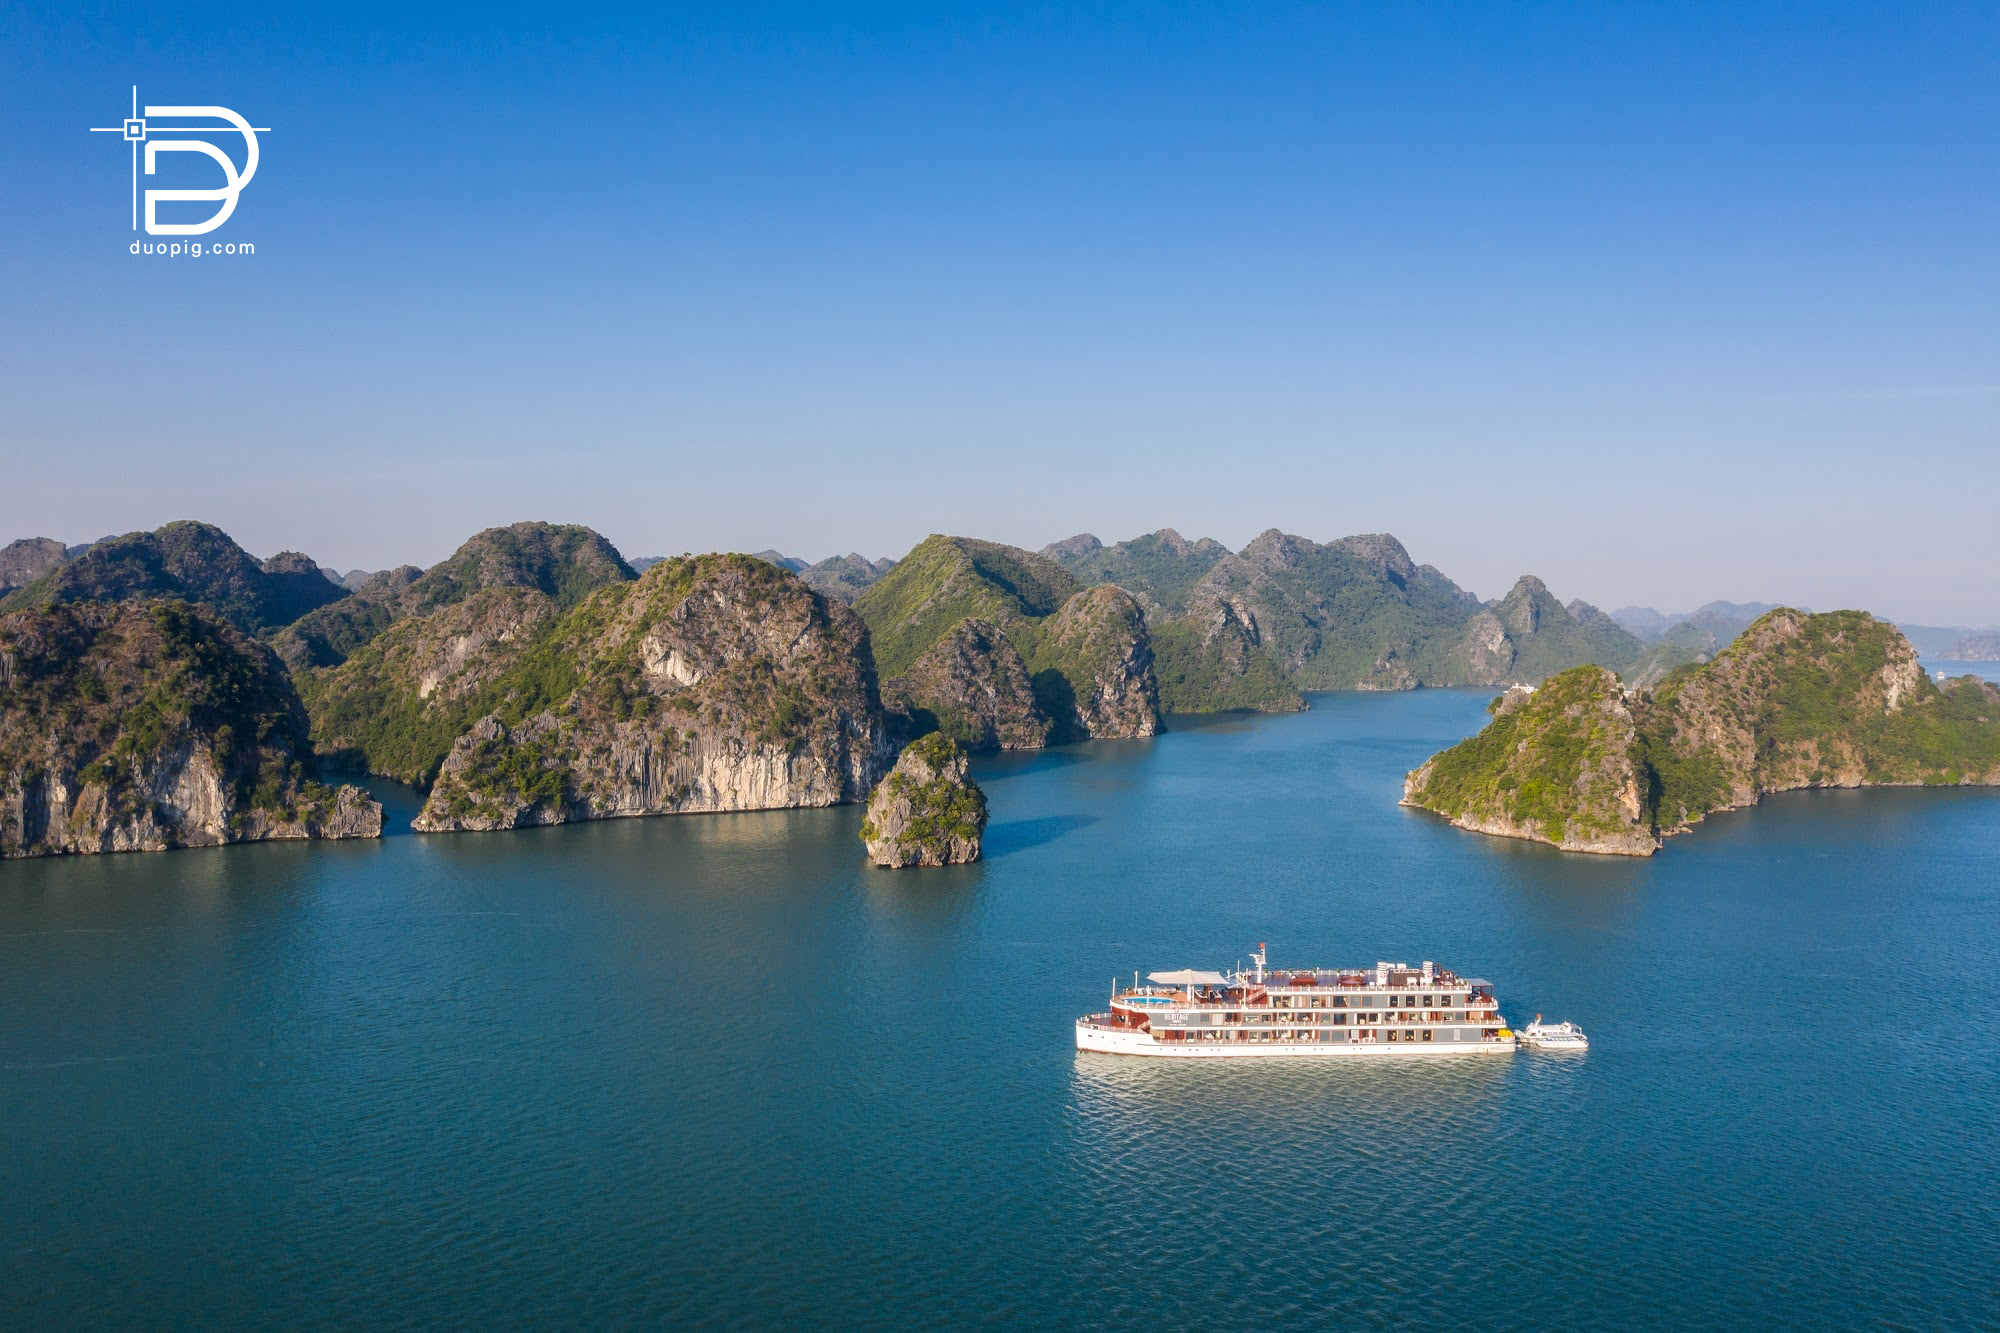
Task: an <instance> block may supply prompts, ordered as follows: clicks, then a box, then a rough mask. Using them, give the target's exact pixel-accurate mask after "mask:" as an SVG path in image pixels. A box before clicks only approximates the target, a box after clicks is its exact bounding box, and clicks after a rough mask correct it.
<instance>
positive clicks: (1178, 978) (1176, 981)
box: [1146, 968, 1229, 986]
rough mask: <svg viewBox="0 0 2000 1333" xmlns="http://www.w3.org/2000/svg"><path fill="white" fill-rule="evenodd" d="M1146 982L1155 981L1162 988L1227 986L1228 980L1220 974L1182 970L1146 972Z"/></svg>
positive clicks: (1190, 969)
mask: <svg viewBox="0 0 2000 1333" xmlns="http://www.w3.org/2000/svg"><path fill="white" fill-rule="evenodd" d="M1146 980H1148V981H1156V982H1158V983H1159V984H1160V985H1162V986H1227V985H1228V984H1229V978H1228V977H1225V976H1223V975H1222V973H1220V972H1197V971H1195V970H1194V969H1192V968H1183V969H1182V970H1181V971H1179V972H1148V973H1147V974H1146Z"/></svg>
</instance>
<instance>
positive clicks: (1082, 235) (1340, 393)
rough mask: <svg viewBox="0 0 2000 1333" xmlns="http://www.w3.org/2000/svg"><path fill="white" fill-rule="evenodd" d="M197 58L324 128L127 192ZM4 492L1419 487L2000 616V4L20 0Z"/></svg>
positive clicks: (232, 506) (1625, 543)
mask: <svg viewBox="0 0 2000 1333" xmlns="http://www.w3.org/2000/svg"><path fill="white" fill-rule="evenodd" d="M134 83H137V84H138V85H139V88H140V95H141V98H142V100H149V101H155V102H191V103H192V102H217V103H221V104H224V105H228V106H231V107H234V108H236V109H237V110H239V111H241V112H243V113H244V114H246V115H247V116H249V117H250V119H251V120H252V122H253V123H255V124H258V125H268V126H271V127H272V133H271V134H269V135H267V136H265V137H264V141H263V164H262V166H261V167H260V169H259V172H258V175H257V178H256V180H255V181H254V182H253V183H252V185H251V186H250V188H249V189H248V190H246V191H245V193H244V195H243V199H242V204H241V206H240V207H239V209H238V210H237V213H236V216H235V218H234V219H233V220H232V221H230V222H229V223H228V224H227V225H226V226H225V227H224V228H223V230H222V231H220V232H217V233H215V234H214V235H213V236H212V237H211V238H209V239H213V240H225V239H233V240H238V241H252V242H254V243H255V244H256V246H257V250H258V253H257V255H256V256H255V257H254V258H250V259H240V258H239V259H235V260H230V259H227V258H217V259H202V260H198V261H193V260H186V259H168V260H162V259H146V258H135V257H133V256H131V255H129V254H128V253H127V250H126V247H127V245H128V244H129V242H130V241H131V240H132V233H131V231H130V230H129V227H130V219H129V216H128V200H127V191H128V189H129V180H128V159H127V155H126V151H125V149H124V146H123V145H122V144H120V143H118V142H117V141H116V140H115V138H114V137H113V136H109V135H93V134H89V133H86V132H85V131H86V127H88V126H91V125H104V124H116V123H117V122H118V121H119V120H120V119H122V118H123V115H124V113H125V108H126V104H127V100H128V98H129V95H130V93H129V89H130V86H131V85H132V84H134ZM0 110H4V114H5V124H6V127H7V129H6V147H5V148H4V149H0V166H4V173H3V174H4V180H5V185H4V187H0V225H4V228H5V235H6V237H7V244H6V246H5V258H4V261H0V262H4V266H5V268H4V272H5V274H6V277H5V280H4V288H0V539H4V538H6V537H12V536H20V535H29V534H47V535H52V536H57V537H61V538H63V539H65V540H68V541H80V540H84V539H87V538H91V537H96V536H99V535H102V534H104V533H107V532H114V531H124V530H128V529H132V528H140V527H152V526H155V525H157V524H158V523H160V522H163V521H165V520H167V519H170V518H175V517H201V518H207V519H209V520H211V521H214V522H216V523H219V524H221V525H222V526H224V527H225V528H227V529H229V530H230V531H231V532H232V533H234V534H235V535H236V536H237V537H238V538H239V540H241V541H242V542H243V543H244V544H245V545H246V546H248V547H249V548H250V549H252V550H253V551H255V552H257V553H258V554H268V553H270V552H271V551H274V550H276V549H279V548H280V547H287V546H290V547H298V548H300V549H304V550H306V551H307V552H309V553H310V554H312V555H313V556H315V557H316V558H318V559H320V560H321V561H322V562H324V563H327V564H330V565H334V566H338V567H342V568H346V567H352V566H357V565H360V566H368V567H376V566H380V565H384V564H390V563H397V562H402V561H411V562H415V563H427V562H430V561H433V560H436V559H438V558H440V557H441V556H443V555H445V554H446V553H448V552H449V551H450V550H451V549H452V548H453V547H454V546H455V545H456V544H457V543H458V542H459V541H460V540H461V539H462V538H463V537H465V536H466V535H467V534H469V533H470V532H472V531H473V530H475V529H477V528H480V527H483V526H487V525H490V524H493V523H499V522H507V521H511V520H514V519H518V518H530V517H533V518H548V519H554V520H563V521H575V522H584V523H589V524H591V525H593V526H595V527H597V528H598V529H600V530H601V531H603V532H604V533H606V534H607V535H608V536H610V537H611V538H612V540H614V541H615V542H617V543H618V545H619V546H620V547H621V548H622V549H624V550H625V551H627V552H628V553H631V554H657V553H675V552H680V551H684V550H705V549H711V548H734V549H757V548H760V547H765V546H778V547H780V548H782V549H784V550H786V551H790V552H795V553H798V554H801V555H805V556H809V557H818V556H821V555H825V554H829V553H832V552H835V551H846V550H849V549H859V550H861V551H863V552H866V553H868V554H871V555H874V554H900V553H901V552H902V551H903V550H905V549H906V548H907V547H908V546H909V545H911V544H912V543H913V542H914V541H916V540H917V539H919V538H921V537H922V536H923V535H924V534H925V533H927V532H931V531H938V530H944V531H957V532H966V533H972V534H976V535H981V536H989V537H994V538H998V539H1002V540H1007V541H1013V542H1017V543H1020V544H1023V545H1027V546H1038V545H1040V544H1042V543H1044V542H1046V541H1049V540H1052V539H1054V538H1058V537H1062V536H1066V535H1068V534H1070V533H1072V532H1076V531H1079V530H1089V531H1094V532H1096V533H1098V534H1099V535H1100V536H1103V537H1104V538H1106V539H1107V540H1111V539H1116V538H1118V537H1123V536H1130V535H1133V534H1136V533H1139V532H1143V531H1147V530H1150V529H1153V528H1156V527H1159V526H1162V525H1173V526H1175V527H1178V528H1179V529H1181V530H1182V531H1183V532H1185V533H1187V534H1189V535H1190V536H1192V535H1196V534H1207V535H1212V536H1215V537H1218V538H1221V539H1222V540H1224V541H1226V542H1228V543H1230V544H1231V545H1240V544H1241V543H1243V542H1244V541H1246V540H1247V539H1249V538H1250V537H1251V536H1253V535H1255V534H1256V533H1257V532H1258V531H1260V530H1261V529H1263V528H1265V527H1270V526H1277V527H1282V528H1285V529H1287V530H1290V531H1295V532H1300V533H1304V534H1307V535H1309V536H1313V537H1316V538H1320V539H1327V538H1332V537H1336V536H1339V535H1341V534H1344V533H1349V532H1356V531H1377V530H1388V531H1392V532H1394V533H1396V534H1397V535H1398V536H1400V537H1401V538H1403V540H1404V541H1405V542H1406V544H1407V545H1408V546H1409V547H1410V549H1411V551H1412V552H1413V553H1414V554H1415V555H1416V557H1417V558H1418V559H1419V560H1425V561H1430V562H1432V563H1434V564H1436V565H1438V566H1440V567H1441V568H1443V569H1444V570H1445V571H1446V572H1447V573H1449V574H1451V575H1452V576H1453V577H1455V578H1457V579H1458V580H1459V581H1460V582H1461V583H1464V584H1466V585H1467V586H1469V587H1471V588H1473V589H1474V590H1476V591H1477V592H1479V593H1480V594H1482V595H1485V596H1493V595H1497V594H1498V593H1500V592H1503V591H1504V590H1505V588H1506V586H1507V585H1508V584H1509V583H1510V582H1511V581H1512V580H1513V578H1514V577H1515V575H1517V574H1519V573H1521V572H1523V571H1532V572H1534V573H1538V574H1540V575H1542V576H1543V577H1544V578H1545V579H1547V580H1548V582H1549V583H1550V585H1551V586H1552V587H1553V588H1554V590H1555V591H1556V593H1557V594H1558V595H1559V596H1562V597H1565V598H1568V597H1571V596H1582V597H1586V598H1588V599H1590V600H1592V601H1594V602H1598V603H1600V604H1601V605H1604V606H1607V607H1609V606H1615V605H1618V604H1621V603H1624V602H1628V601H1637V602H1641V603H1651V604H1654V605H1657V606H1661V607H1663V608H1683V607H1687V606H1691V605H1693V604H1696V603H1699V602H1702V601H1706V600H1708V599H1710V598H1713V597H1728V598H1734V599H1749V598H1763V599H1772V600H1794V601H1799V602H1804V603H1807V604H1810V605H1813V606H1816V607H1833V606H1839V605H1859V606H1865V607H1868V608H1870V609H1874V610H1877V611H1880V612H1883V613H1885V614H1891V615H1895V616H1899V617H1902V618H1905V619H1913V620H1924V621H1936V622H1944V623H1955V622H1978V623H1984V622H1988V621H1992V620H1996V619H2000V580H1996V578H1995V574H1996V572H2000V571H1996V561H1995V543H1994V537H1995V528H1996V524H1995V521H1994V519H1995V495H1996V481H2000V449H1996V446H2000V318H1996V312H2000V6H1995V5H1993V4H1991V3H1983V4H1965V5H1926V4H1884V5H1879V6H1842V5H1823V4H1822V5H1806V4H1796V5H1764V4H1753V3H1730V4H1712V5H1698V4H1671V5H1644V6H1641V5H1606V4H1577V5H1557V4H1541V5H1514V4H1501V3H1479V4H1466V5H1380V6H1360V5H1314V6H1299V7H1290V6H1282V5H1250V6H1203V5H1164V4H1154V5H1145V6H1130V7H1121V6H1089V7H1084V6H1055V5H1049V6H1042V7H1032V8H1007V9H1001V8H992V9H975V8H972V7H969V6H947V5H936V4H922V5H910V6H905V7H889V6H881V7H876V6H870V7H852V6H850V7H842V6H835V5H812V6H799V7H783V8H766V7H753V6H748V5H740V4H729V5H718V6H714V7H703V8H693V7H678V8H658V9H656V8H652V7H637V8H634V9H632V10H629V11H612V10H599V11H588V12H586V11H583V10H580V9H578V8H575V7H570V6H547V7H515V6H508V5H491V4H482V5H476V6H464V7H457V6H408V5H395V6H383V7H379V8H378V7H368V6H354V5H340V6H332V5H329V6H322V7H317V8H315V9H311V10H309V9H307V7H303V6H301V7H297V12H292V11H291V10H290V9H288V8H285V7H279V8H273V7H269V6H259V7H257V8H255V9H248V8H238V7H234V6H226V5H215V4H198V3H188V4H176V5H150V6H135V7H131V8H124V7H92V8H88V9H86V8H85V7H82V6H78V5H73V4H72V5H63V6H39V5H34V4H30V5H27V6H25V7H23V6H21V5H19V4H16V5H13V6H10V7H8V8H7V9H6V10H5V11H4V13H0Z"/></svg>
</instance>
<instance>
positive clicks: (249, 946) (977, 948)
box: [0, 691, 2000, 1329]
mask: <svg viewBox="0 0 2000 1333" xmlns="http://www.w3.org/2000/svg"><path fill="white" fill-rule="evenodd" d="M1485 702H1486V695H1485V694H1484V693H1481V692H1458V691H1419V692H1415V693H1410V694H1390V695H1370V694H1357V695H1324V696H1318V697H1316V698H1315V699H1314V701H1313V703H1314V706H1313V708H1312V710H1311V711H1310V712H1308V713H1305V714H1303V715H1298V716H1286V717H1267V718H1230V719H1221V720H1213V721H1207V722H1202V723H1198V724H1193V725H1184V726H1182V727H1181V728H1180V729H1177V730H1175V731H1173V732H1171V733H1170V734H1167V735H1164V736H1162V737H1160V738H1159V739H1157V740H1155V741H1152V742H1129V743H1097V744H1091V745H1086V746H1079V747H1074V748H1068V749H1062V750H1055V751H1049V752H1046V753H1042V754H1038V755H1034V756H1024V757H1002V758H997V759H992V760H988V761H985V762H983V763H982V764H981V765H980V766H979V775H980V778H981V780H982V781H983V782H984V784H985V786H986V789H987V792H988V794H989V796H990V798H991V802H992V810H993V825H992V827H991V829H990V831H989V833H988V838H987V853H988V859H987V860H986V861H984V862H983V863H981V864H978V865H974V866H968V867H957V868H951V869H946V870H938V871H902V872H891V871H880V870H871V869H869V868H867V867H865V866H864V865H863V864H862V861H861V856H860V848H859V843H858V841H857V836H856V833H857V829H858V826H859V823H860V813H859V811H858V810H857V809H854V808H845V809H838V810H822V811H799V812H786V813H769V814H748V815H730V816H694V817H685V818H669V819H650V820H627V821H618V822H611V823H601V824H591V825H583V826H577V827H570V828H557V829H544V830H535V831H528V832H521V833H512V834H489V835H457V836H433V837H424V836H417V835H411V834H408V833H399V834H398V835H397V836H391V837H387V838H384V839H383V840H381V841H380V842H376V843H348V844H338V845H322V846H306V845H283V846H262V847H246V848H234V849H227V850H222V851H206V852H182V853H174V854H171V855H164V856H118V857H92V858H76V859H69V860H60V861H38V862H11V863H6V864H4V865H0V1129H4V1146H0V1154H4V1155H0V1199H4V1208H0V1284H4V1285H0V1322H4V1323H5V1324H6V1325H8V1326H11V1327H19V1328H49V1327H55V1326H66V1327H92V1326H127V1327H129V1326H136V1325H145V1326H150V1327H162V1326H217V1325H237V1326H249V1325H257V1326H271V1327H288V1328H319V1327H329V1328H330V1327H339V1328H359V1327H381V1326H403V1327H482V1328H484V1327H518V1326H545V1325H593V1326H594V1325H635V1324H642V1325H660V1326H665V1325H672V1326H695V1325H710V1326H739V1327H774V1326H779V1327H796V1326H801V1325H813V1326H818V1327H825V1328H850V1327H889V1326H931V1325H940V1324H942V1325H965V1324H989V1325H998V1326H1015V1327H1030V1326H1032V1327H1061V1326H1071V1327H1109V1326H1118V1327H1130V1326H1136V1325H1139V1324H1141V1323H1145V1324H1152V1325H1156V1326H1161V1327H1187V1328H1201V1327H1219V1326H1236V1325H1245V1326H1250V1325H1254V1326H1259V1327H1274V1326H1275V1327H1283V1328H1288V1329H1290V1328H1308V1327H1326V1326H1337V1325H1338V1324H1339V1323H1341V1322H1342V1321H1366V1322H1368V1323H1370V1324H1386V1323H1388V1322H1390V1321H1396V1322H1399V1323H1408V1322H1414V1323H1417V1324H1419V1325H1423V1326H1431V1327H1459V1328H1492V1327H1518V1328H1529V1327H1598V1328H1602V1327H1624V1328H1687V1327H1705V1328H1717V1327H1730V1328H1738V1327H1760V1326H1761V1327H1835V1326H1839V1327H1849V1326H1852V1325H1855V1324H1858V1323H1860V1324H1870V1325H1890V1326H1895V1327H1906V1328H1919V1327H1969V1326H1973V1325H1976V1324H1980V1323H1989V1322H1990V1321H1991V1320H1993V1319H1994V1317H1995V1315H1996V1311H2000V1306H1996V1304H1995V1295H1996V1281H2000V1279H1996V1277H1995V1274H1996V1271H2000V1135H1996V1130H2000V1074H1996V1064H1995V1060H1996V1052H2000V1019H1997V1018H1996V1011H1997V1010H2000V1006H1996V1005H1995V1004H1994V1002H1993V1001H1992V999H1991V998H1990V997H1986V996H1984V995H1982V994H1981V988H1982V987H1984V986H1989V985H1993V984H1994V982H1995V979H1996V965H2000V912H1996V906H2000V836H1996V835H2000V793H1995V792H1991V791H1971V790H1950V791H1926V790H1889V791H1876V792H1815V793H1800V794H1796V795H1788V796H1783V797H1778V798H1775V799H1772V800H1770V801H1767V802H1765V803H1764V805H1763V806H1762V807H1760V808H1758V809H1756V810H1753V811H1745V812H1739V813H1735V814H1730V815H1725V816H1720V817H1717V818H1715V819H1713V820H1712V821H1710V822H1709V824H1708V825H1706V826H1705V827H1703V828H1702V829H1700V830H1699V831H1697V832H1696V833H1694V834H1692V835H1690V836H1687V837H1681V838H1676V839H1673V840H1671V841H1670V843H1669V844H1668V846H1667V848H1666V850H1665V851H1664V852H1662V853H1661V854H1660V855H1659V856H1657V857H1654V858H1652V859H1650V860H1629V859H1610V858H1603V859H1600V858H1589V857H1579V856H1568V855H1564V854H1561V853H1557V852H1554V851H1551V850H1549V849H1546V848H1542V847H1536V846H1531V845H1528V844H1523V843H1513V842H1505V841H1499V840H1493V839H1488V838H1483V837H1479V836H1475V835H1472V834H1468V833H1463V832H1459V831H1457V830H1455V829H1452V828H1450V827H1448V826H1446V825H1445V824H1444V823H1442V822H1441V821H1439V820H1437V819H1434V818H1432V817H1430V816H1427V815H1423V814H1420V813H1416V812H1412V811H1408V810H1403V809H1400V808H1398V807H1397V805H1396V799H1397V796H1398V795H1399V792H1400V783H1401V778H1402V774H1403V772H1404V771H1405V770H1406V769H1408V768H1410V767H1412V766H1413V765H1415V764H1417V763H1418V762H1420V761H1421V760H1422V759H1424V758H1425V757H1426V756H1427V755H1429V754H1430V753H1432V752H1433V751H1435V750H1437V749H1438V748H1440V747H1441V746H1443V745H1445V744H1448V743H1450V742H1451V741H1454V740H1456V739H1457V738H1459V737H1460V736H1463V735H1466V734H1468V733H1469V732H1471V731H1473V730H1476V729H1477V728H1478V726H1479V725H1480V724H1481V723H1482V722H1483V720H1484V705H1485ZM392 805H393V806H394V807H395V809H394V810H393V811H392V814H394V815H397V816H399V817H400V819H401V820H402V821H403V822H404V824H406V822H407V819H408V816H409V814H410V812H411V807H412V800H411V797H410V796H409V794H407V793H401V794H394V793H392ZM1259 940H1268V941H1270V944H1271V957H1272V961H1273V962H1274V963H1282V964H1311V965H1318V966H1325V965H1330V964H1345V965H1353V964H1372V963H1373V962H1375V961H1376V960H1377V959H1394V960H1407V961H1411V962H1417V961H1421V960H1423V959H1426V958H1430V959H1435V960H1437V961H1439V962H1440V963H1443V964H1446V965H1448V966H1451V967H1453V968H1456V969H1457V970H1459V971H1460V972H1461V973H1465V974H1468V975H1478V976H1483V977H1489V978H1491V979H1493V980H1494V981H1495V982H1496V983H1497V987H1498V992H1499V995H1500V997H1501V1001H1502V1006H1503V1012H1505V1013H1506V1014H1507V1016H1508V1017H1509V1018H1511V1019H1513V1020H1514V1021H1516V1022H1517V1023H1518V1022H1525V1021H1526V1020H1527V1019H1528V1018H1530V1017H1532V1016H1533V1015H1534V1014H1535V1013H1536V1012H1537V1011H1542V1012H1545V1013H1546V1014H1547V1015H1548V1016H1549V1017H1550V1018H1552V1019H1559V1018H1560V1019H1573V1020H1575V1021H1577V1022H1579V1023H1581V1024H1582V1025H1583V1026H1584V1027H1585V1028H1586V1029H1587V1030H1588V1031H1589V1032H1590V1034H1591V1038H1592V1048H1591V1050H1590V1051H1589V1052H1588V1053H1587V1054H1584V1055H1581V1056H1576V1055H1537V1054H1533V1053H1529V1052H1521V1053H1519V1054H1516V1055H1513V1056H1510V1057H1501V1058H1484V1059H1465V1060H1424V1061H1411V1062H1392V1061H1371V1062H1366V1063H1348V1062H1339V1061H1333V1062H1316V1063H1308V1064H1304V1065H1298V1064H1292V1063H1290V1062H1278V1063H1265V1062H1192V1063H1189V1062H1162V1061H1146V1060H1133V1059H1121V1058H1118V1057H1110V1056H1084V1055H1079V1054H1077V1053H1076V1052H1075V1051H1074V1050H1073V1049H1072V1034H1071V1028H1070V1024H1071V1020H1072V1019H1073V1018H1074V1017H1075V1016H1076V1015H1077V1014H1079V1013H1082V1012H1085V1011H1088V1010H1090V1009H1093V1008H1095V1007H1098V1006H1100V1005H1101V1004H1102V1002H1103V1000H1104V998H1105V994H1106V991H1107V990H1108V988H1109V986H1110V985H1111V982H1112V979H1113V977H1114V976H1115V975H1123V976H1126V977H1129V976H1130V974H1131V973H1132V971H1133V970H1134V969H1142V970H1152V969H1156V968H1165V967H1184V966H1195V967H1214V966H1226V965H1230V964H1233V963H1235V962H1236V961H1237V960H1239V959H1241V958H1243V957H1245V955H1246V952H1247V950H1248V949H1249V948H1250V947H1252V946H1254V945H1255V944H1256V943H1257V942H1258V941H1259Z"/></svg>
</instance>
